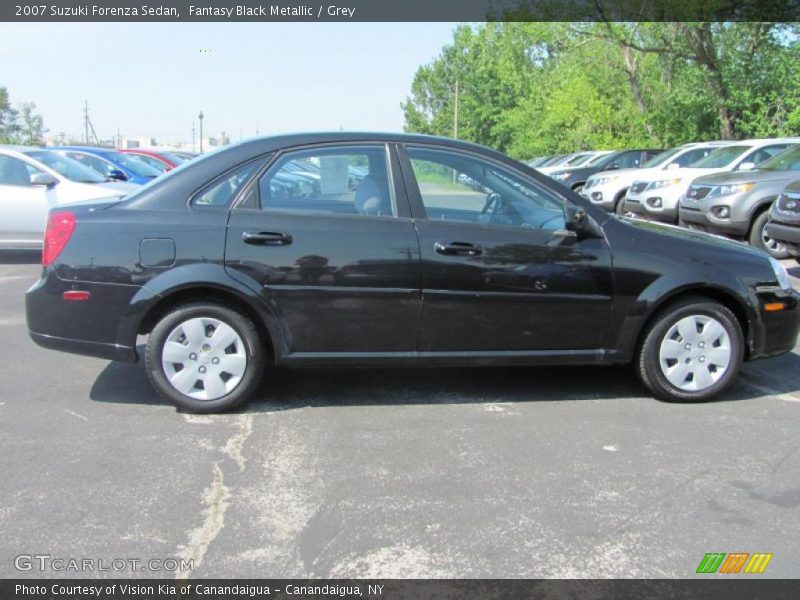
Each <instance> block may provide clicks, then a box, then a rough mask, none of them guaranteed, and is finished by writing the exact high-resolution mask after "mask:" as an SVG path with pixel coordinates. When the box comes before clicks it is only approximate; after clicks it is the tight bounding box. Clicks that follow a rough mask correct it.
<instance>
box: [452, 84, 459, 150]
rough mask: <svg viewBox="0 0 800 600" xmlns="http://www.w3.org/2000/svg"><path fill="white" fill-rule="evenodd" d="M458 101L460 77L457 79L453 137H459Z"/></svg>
mask: <svg viewBox="0 0 800 600" xmlns="http://www.w3.org/2000/svg"><path fill="white" fill-rule="evenodd" d="M458 101H459V93H458V79H456V99H455V109H454V110H453V139H456V140H457V139H458Z"/></svg>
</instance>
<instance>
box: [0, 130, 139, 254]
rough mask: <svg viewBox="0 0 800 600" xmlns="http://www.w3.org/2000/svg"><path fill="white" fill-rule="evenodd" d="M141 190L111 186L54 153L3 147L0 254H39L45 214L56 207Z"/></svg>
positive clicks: (0, 156) (0, 154)
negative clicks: (9, 251) (34, 251)
mask: <svg viewBox="0 0 800 600" xmlns="http://www.w3.org/2000/svg"><path fill="white" fill-rule="evenodd" d="M138 189H141V187H140V186H138V185H131V184H127V183H118V182H110V181H108V180H107V179H106V178H104V177H103V176H101V175H98V174H97V173H95V172H94V171H92V170H91V169H89V168H88V167H85V166H83V165H82V164H80V163H79V162H77V161H75V160H72V159H71V158H68V157H66V156H63V155H60V154H57V153H55V152H50V151H48V150H43V149H41V148H29V147H26V146H2V145H0V249H2V250H35V249H39V248H41V247H42V237H43V234H44V227H45V223H46V222H47V212H48V211H49V210H50V209H51V208H52V207H54V206H58V205H61V204H69V203H71V202H80V201H83V200H93V199H97V198H109V197H121V196H125V195H127V194H130V193H132V192H134V191H136V190H138Z"/></svg>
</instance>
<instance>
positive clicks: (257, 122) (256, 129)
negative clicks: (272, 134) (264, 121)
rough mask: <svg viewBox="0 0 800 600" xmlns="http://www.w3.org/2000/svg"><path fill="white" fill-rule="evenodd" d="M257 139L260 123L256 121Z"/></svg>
mask: <svg viewBox="0 0 800 600" xmlns="http://www.w3.org/2000/svg"><path fill="white" fill-rule="evenodd" d="M256 137H258V121H256Z"/></svg>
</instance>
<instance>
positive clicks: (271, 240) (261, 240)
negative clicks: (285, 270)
mask: <svg viewBox="0 0 800 600" xmlns="http://www.w3.org/2000/svg"><path fill="white" fill-rule="evenodd" d="M242 241H243V242H244V243H245V244H252V245H253V246H288V245H289V244H291V243H292V241H294V240H293V238H292V236H290V235H287V234H285V233H280V232H278V231H245V232H244V233H242Z"/></svg>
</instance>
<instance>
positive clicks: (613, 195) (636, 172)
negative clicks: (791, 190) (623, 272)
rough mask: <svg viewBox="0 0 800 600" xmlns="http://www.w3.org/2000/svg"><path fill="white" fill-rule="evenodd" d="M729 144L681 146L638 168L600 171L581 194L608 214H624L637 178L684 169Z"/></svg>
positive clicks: (662, 153) (712, 143)
mask: <svg viewBox="0 0 800 600" xmlns="http://www.w3.org/2000/svg"><path fill="white" fill-rule="evenodd" d="M728 144H729V142H701V143H693V144H684V145H683V146H678V147H677V148H672V149H671V150H665V151H664V152H661V153H660V154H657V155H656V156H654V157H653V158H651V159H650V160H648V161H647V162H645V163H643V164H642V166H641V167H637V168H634V169H619V170H617V171H602V172H600V173H595V174H594V175H592V176H591V177H589V179H587V180H586V184H585V185H584V186H583V189H582V190H581V195H582V196H583V197H584V198H586V199H587V200H590V201H591V202H592V203H593V204H596V205H597V206H599V207H600V208H603V209H605V210H607V211H608V212H617V214H622V212H623V200H624V198H625V194H626V192H627V191H628V188H629V187H630V186H631V184H632V183H633V182H634V181H636V180H637V179H642V178H646V177H650V176H654V177H655V176H658V175H659V174H662V173H663V171H666V170H670V169H677V168H680V167H685V166H688V165H690V164H692V163H693V162H696V161H698V160H700V159H701V158H703V157H705V156H708V155H709V154H710V153H711V152H713V151H714V150H716V149H718V148H721V147H722V146H726V145H728Z"/></svg>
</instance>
